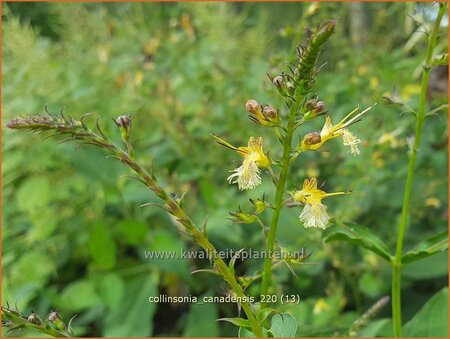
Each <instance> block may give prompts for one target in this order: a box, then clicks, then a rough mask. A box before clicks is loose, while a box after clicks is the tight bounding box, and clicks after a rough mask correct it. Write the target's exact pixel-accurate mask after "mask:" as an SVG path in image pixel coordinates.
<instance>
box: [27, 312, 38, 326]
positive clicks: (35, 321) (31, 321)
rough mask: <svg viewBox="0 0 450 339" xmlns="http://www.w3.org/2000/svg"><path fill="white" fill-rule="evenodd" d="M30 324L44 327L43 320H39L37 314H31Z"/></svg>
mask: <svg viewBox="0 0 450 339" xmlns="http://www.w3.org/2000/svg"><path fill="white" fill-rule="evenodd" d="M27 320H28V322H29V323H32V324H35V325H42V320H41V318H39V316H38V315H37V314H36V313H34V312H33V313H31V314H30V315H29V317H28V319H27Z"/></svg>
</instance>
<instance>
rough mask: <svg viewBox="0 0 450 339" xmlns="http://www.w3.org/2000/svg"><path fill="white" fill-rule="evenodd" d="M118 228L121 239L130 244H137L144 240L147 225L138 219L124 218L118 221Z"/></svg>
mask: <svg viewBox="0 0 450 339" xmlns="http://www.w3.org/2000/svg"><path fill="white" fill-rule="evenodd" d="M118 230H119V233H120V236H121V238H120V239H121V241H123V242H125V243H126V244H130V245H138V244H142V243H144V242H145V236H146V235H147V232H148V226H147V225H146V224H144V223H143V222H141V221H139V220H124V221H122V222H120V223H119V225H118Z"/></svg>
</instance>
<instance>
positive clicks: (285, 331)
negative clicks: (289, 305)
mask: <svg viewBox="0 0 450 339" xmlns="http://www.w3.org/2000/svg"><path fill="white" fill-rule="evenodd" d="M269 331H270V332H271V333H272V334H273V336H274V337H275V338H295V334H296V333H297V320H295V318H294V317H293V316H292V315H290V314H289V313H281V314H275V315H274V316H273V317H272V326H271V327H270V330H269Z"/></svg>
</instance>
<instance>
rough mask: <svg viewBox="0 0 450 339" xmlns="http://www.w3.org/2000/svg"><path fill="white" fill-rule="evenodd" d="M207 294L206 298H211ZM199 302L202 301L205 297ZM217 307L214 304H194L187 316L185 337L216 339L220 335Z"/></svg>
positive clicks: (209, 294)
mask: <svg viewBox="0 0 450 339" xmlns="http://www.w3.org/2000/svg"><path fill="white" fill-rule="evenodd" d="M211 295H212V293H207V294H205V295H204V296H211ZM204 296H202V297H200V298H199V300H202V299H203V297H204ZM216 319H217V305H216V304H213V303H203V304H201V303H195V304H192V306H191V307H190V310H189V314H188V316H187V324H186V327H185V330H184V332H183V337H197V338H204V337H210V338H214V337H217V336H218V335H219V327H218V324H217V322H216V321H215V320H216Z"/></svg>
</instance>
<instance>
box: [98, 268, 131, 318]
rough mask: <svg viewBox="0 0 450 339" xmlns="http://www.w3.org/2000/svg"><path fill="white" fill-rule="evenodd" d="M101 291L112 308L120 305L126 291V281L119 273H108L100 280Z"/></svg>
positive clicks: (106, 302)
mask: <svg viewBox="0 0 450 339" xmlns="http://www.w3.org/2000/svg"><path fill="white" fill-rule="evenodd" d="M99 286H100V288H99V293H100V295H101V297H102V298H103V300H104V302H105V304H106V305H108V307H109V309H110V310H114V309H115V308H117V307H119V306H120V301H121V300H122V296H123V294H124V292H125V283H124V282H123V279H122V278H121V277H120V275H119V274H117V273H114V272H112V273H108V274H106V275H105V276H103V277H102V278H101V280H100V282H99Z"/></svg>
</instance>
